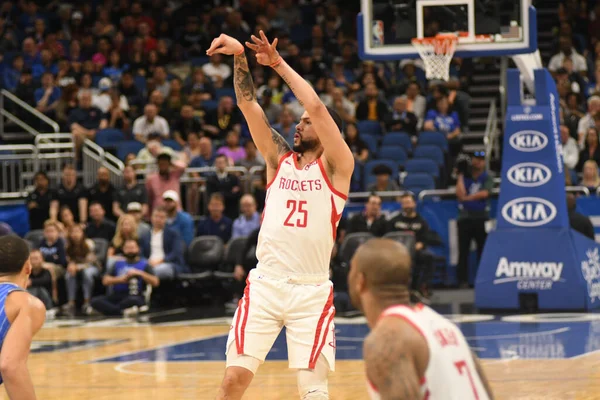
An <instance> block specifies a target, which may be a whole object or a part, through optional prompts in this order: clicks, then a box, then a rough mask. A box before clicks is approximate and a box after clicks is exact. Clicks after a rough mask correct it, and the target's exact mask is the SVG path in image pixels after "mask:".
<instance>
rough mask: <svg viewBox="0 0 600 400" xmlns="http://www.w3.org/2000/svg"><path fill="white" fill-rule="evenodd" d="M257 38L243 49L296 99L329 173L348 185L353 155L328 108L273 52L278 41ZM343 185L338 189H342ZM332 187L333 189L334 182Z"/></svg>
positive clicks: (262, 34) (253, 38)
mask: <svg viewBox="0 0 600 400" xmlns="http://www.w3.org/2000/svg"><path fill="white" fill-rule="evenodd" d="M260 36H261V37H260V39H259V38H257V37H256V36H252V40H253V42H254V44H252V43H249V42H246V46H248V47H249V48H251V49H252V50H254V51H256V53H257V60H258V62H259V63H260V64H262V65H269V66H271V67H272V68H273V69H274V70H275V72H277V73H278V74H279V76H281V79H283V81H284V82H285V83H286V84H287V85H288V87H289V88H290V90H291V91H292V92H294V95H295V96H296V99H297V100H298V102H299V103H300V105H302V106H303V107H304V109H305V110H306V112H307V113H308V116H309V117H310V123H311V124H312V125H313V126H314V128H315V131H316V133H317V135H318V136H319V140H320V141H321V144H322V145H323V154H324V156H325V160H326V161H327V164H328V166H329V170H330V171H331V172H332V175H333V176H334V178H335V175H338V176H341V178H342V179H341V181H342V182H344V183H345V181H346V179H347V180H348V182H347V183H348V184H349V183H350V176H351V175H352V172H353V171H354V156H353V155H352V151H351V150H350V148H349V147H348V145H347V144H346V142H345V141H344V138H343V137H342V135H341V133H340V129H339V128H338V127H337V124H336V123H335V121H334V120H333V118H332V117H331V115H330V114H329V111H328V110H327V107H325V105H324V104H323V102H322V101H321V99H320V98H319V96H318V95H317V93H316V92H315V91H314V89H313V88H312V86H311V85H310V84H309V83H308V82H307V81H306V80H305V79H304V78H302V76H300V74H298V73H297V72H296V71H294V70H293V69H292V67H290V66H289V65H288V63H286V62H285V61H284V60H283V59H282V58H281V56H280V55H279V53H278V52H277V49H276V46H277V39H275V40H274V41H273V43H272V44H271V43H269V41H268V40H267V38H266V36H265V34H264V33H263V32H262V31H261V32H260ZM344 183H342V184H341V186H344ZM334 186H336V185H335V179H334Z"/></svg>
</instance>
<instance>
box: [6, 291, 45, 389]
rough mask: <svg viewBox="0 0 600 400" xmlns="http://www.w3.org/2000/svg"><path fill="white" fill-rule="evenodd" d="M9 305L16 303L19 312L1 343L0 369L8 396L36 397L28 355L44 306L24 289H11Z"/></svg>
mask: <svg viewBox="0 0 600 400" xmlns="http://www.w3.org/2000/svg"><path fill="white" fill-rule="evenodd" d="M10 307H18V311H17V312H18V313H17V315H16V317H15V319H14V320H13V322H12V323H11V326H10V329H9V330H8V333H7V334H6V338H5V339H4V343H3V345H2V352H1V353H0V373H1V374H2V379H3V380H4V386H5V387H6V392H7V393H8V397H9V398H10V399H11V400H35V398H36V397H35V391H34V389H33V383H32V381H31V376H30V375H29V370H28V369H27V357H28V356H29V348H30V347H31V340H32V339H33V336H34V335H35V334H36V332H37V331H39V330H40V328H41V327H42V325H43V324H44V320H45V318H46V308H45V307H44V305H43V304H42V302H41V301H39V300H38V299H36V298H35V297H33V296H31V295H29V294H28V293H26V292H15V293H12V294H11V295H10V297H8V298H7V301H6V305H5V308H6V309H7V310H8V309H9V308H10Z"/></svg>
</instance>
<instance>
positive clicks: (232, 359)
mask: <svg viewBox="0 0 600 400" xmlns="http://www.w3.org/2000/svg"><path fill="white" fill-rule="evenodd" d="M229 347H230V348H229V349H227V361H226V364H225V365H226V366H227V368H229V367H241V368H245V369H247V370H248V371H250V372H252V373H253V374H254V375H256V371H258V367H259V366H260V360H259V359H258V358H254V357H252V356H248V355H245V354H238V353H237V351H236V349H235V346H234V345H233V343H232V344H231V345H230V346H229Z"/></svg>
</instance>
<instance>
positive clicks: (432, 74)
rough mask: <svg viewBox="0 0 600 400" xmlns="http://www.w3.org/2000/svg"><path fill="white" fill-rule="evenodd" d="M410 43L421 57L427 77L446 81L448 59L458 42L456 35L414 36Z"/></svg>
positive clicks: (448, 74) (448, 69) (450, 58)
mask: <svg viewBox="0 0 600 400" xmlns="http://www.w3.org/2000/svg"><path fill="white" fill-rule="evenodd" d="M412 44H413V46H414V47H415V48H416V49H417V51H418V52H419V55H420V56H421V58H422V59H423V63H424V64H425V72H426V74H427V79H443V80H445V81H447V80H448V79H449V78H450V61H452V57H453V56H454V52H455V51H456V45H457V44H458V36H457V35H455V34H440V35H437V36H435V37H432V38H422V39H419V38H415V39H413V40H412Z"/></svg>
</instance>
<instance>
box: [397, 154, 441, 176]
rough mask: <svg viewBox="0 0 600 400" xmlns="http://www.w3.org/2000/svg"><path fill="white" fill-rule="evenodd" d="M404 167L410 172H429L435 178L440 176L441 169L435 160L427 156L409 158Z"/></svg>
mask: <svg viewBox="0 0 600 400" xmlns="http://www.w3.org/2000/svg"><path fill="white" fill-rule="evenodd" d="M404 169H405V170H406V172H408V173H409V174H411V173H425V174H429V175H431V176H432V177H434V178H436V179H437V178H439V177H440V169H439V168H438V166H437V164H436V163H435V161H433V160H429V159H427V158H423V159H415V158H413V159H412V160H408V161H407V162H406V164H405V165H404Z"/></svg>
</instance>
